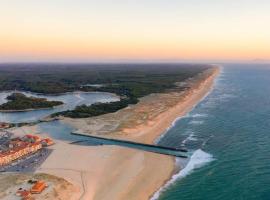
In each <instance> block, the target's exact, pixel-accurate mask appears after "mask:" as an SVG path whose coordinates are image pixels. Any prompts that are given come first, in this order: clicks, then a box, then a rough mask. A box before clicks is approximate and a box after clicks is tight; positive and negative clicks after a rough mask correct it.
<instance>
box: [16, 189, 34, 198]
mask: <svg viewBox="0 0 270 200" xmlns="http://www.w3.org/2000/svg"><path fill="white" fill-rule="evenodd" d="M17 194H18V195H19V196H20V197H23V198H25V197H29V196H31V193H30V191H28V190H22V191H17Z"/></svg>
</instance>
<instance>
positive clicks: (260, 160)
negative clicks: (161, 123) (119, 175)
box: [153, 65, 270, 200]
mask: <svg viewBox="0 0 270 200" xmlns="http://www.w3.org/2000/svg"><path fill="white" fill-rule="evenodd" d="M159 143H160V144H162V145H168V146H173V147H176V146H178V147H180V146H186V147H187V148H188V149H190V150H193V151H194V154H193V156H192V157H191V160H190V162H189V163H188V165H187V166H186V168H185V169H184V170H183V171H182V172H180V173H179V174H177V175H176V176H175V177H174V178H173V180H172V181H171V183H170V184H168V185H167V189H166V190H165V192H162V193H161V195H160V193H157V194H156V195H155V197H157V196H160V197H159V199H160V200H234V199H235V200H242V199H243V200H269V199H270V65H268V66H267V65H256V66H255V65H253V66H252V65H225V66H224V68H223V72H222V74H221V75H220V77H219V78H218V80H217V82H216V85H215V88H214V90H213V91H212V93H211V94H210V95H209V96H207V97H206V98H205V99H204V100H203V101H202V102H201V103H200V104H199V105H198V106H197V107H196V108H194V110H193V111H192V112H191V113H190V114H188V115H187V116H186V117H184V118H182V119H180V120H178V121H177V122H176V123H175V125H174V126H173V127H172V128H171V129H170V130H169V131H168V133H167V134H166V135H165V136H164V137H163V138H162V139H161V141H160V142H159ZM153 199H155V198H153Z"/></svg>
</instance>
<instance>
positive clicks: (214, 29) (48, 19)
mask: <svg viewBox="0 0 270 200" xmlns="http://www.w3.org/2000/svg"><path fill="white" fill-rule="evenodd" d="M269 23H270V1H269V0H256V1H255V0H185V1H184V0H95V1H94V0H76V1H75V0H0V62H20V61H104V60H253V59H266V60H269V59H270V25H269Z"/></svg>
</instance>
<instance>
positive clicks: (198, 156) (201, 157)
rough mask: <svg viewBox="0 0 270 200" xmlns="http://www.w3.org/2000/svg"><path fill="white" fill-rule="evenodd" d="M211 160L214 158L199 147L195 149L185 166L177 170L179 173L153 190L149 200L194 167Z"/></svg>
mask: <svg viewBox="0 0 270 200" xmlns="http://www.w3.org/2000/svg"><path fill="white" fill-rule="evenodd" d="M213 160H214V158H213V156H212V155H211V154H208V153H206V152H204V151H203V150H201V149H198V150H196V151H195V152H194V153H193V154H192V156H191V157H190V160H189V162H188V163H187V165H186V166H185V168H184V169H182V170H181V171H179V173H177V174H175V175H173V176H172V178H171V179H170V180H169V181H168V182H167V183H166V184H165V185H164V186H163V187H162V188H160V189H159V190H158V191H157V192H155V194H154V195H153V196H152V197H151V199H150V200H157V199H158V198H159V196H160V194H161V193H162V192H164V191H165V190H166V189H167V188H168V187H169V186H170V185H171V184H173V183H174V182H175V181H176V180H178V179H180V178H183V177H185V176H187V175H189V174H190V173H191V172H192V171H194V170H195V169H197V168H200V167H202V166H204V165H206V164H207V163H209V162H211V161H213Z"/></svg>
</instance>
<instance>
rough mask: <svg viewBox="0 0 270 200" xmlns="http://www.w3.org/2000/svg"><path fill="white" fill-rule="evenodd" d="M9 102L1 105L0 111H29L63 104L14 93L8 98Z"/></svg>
mask: <svg viewBox="0 0 270 200" xmlns="http://www.w3.org/2000/svg"><path fill="white" fill-rule="evenodd" d="M7 100H8V102H6V103H4V104H2V105H0V110H14V111H16V110H27V109H41V108H52V107H54V106H58V105H61V104H63V102H61V101H47V99H45V98H35V97H27V96H25V95H24V94H22V93H13V94H11V95H10V96H8V97H7Z"/></svg>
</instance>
